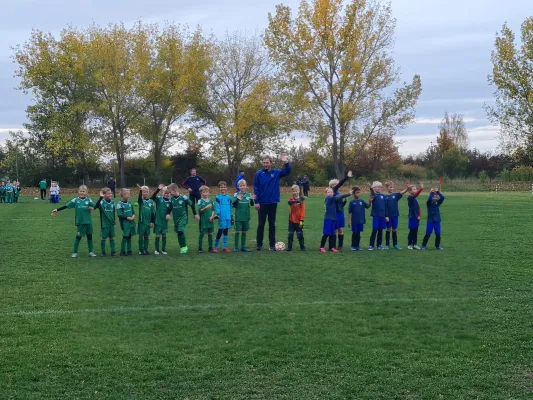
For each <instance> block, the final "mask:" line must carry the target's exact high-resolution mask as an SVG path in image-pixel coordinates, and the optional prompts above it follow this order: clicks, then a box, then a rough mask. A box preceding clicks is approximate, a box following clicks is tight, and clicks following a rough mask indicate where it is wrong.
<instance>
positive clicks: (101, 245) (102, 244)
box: [100, 239, 105, 253]
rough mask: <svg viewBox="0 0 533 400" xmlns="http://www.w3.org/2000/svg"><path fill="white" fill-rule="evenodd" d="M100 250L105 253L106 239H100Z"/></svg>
mask: <svg viewBox="0 0 533 400" xmlns="http://www.w3.org/2000/svg"><path fill="white" fill-rule="evenodd" d="M100 250H102V253H105V239H104V240H100Z"/></svg>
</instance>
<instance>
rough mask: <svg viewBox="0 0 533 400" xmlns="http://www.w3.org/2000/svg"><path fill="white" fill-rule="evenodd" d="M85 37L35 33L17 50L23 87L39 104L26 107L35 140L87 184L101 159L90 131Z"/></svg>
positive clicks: (90, 83) (70, 31)
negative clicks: (59, 158)
mask: <svg viewBox="0 0 533 400" xmlns="http://www.w3.org/2000/svg"><path fill="white" fill-rule="evenodd" d="M86 46H87V38H86V36H85V35H84V34H83V33H81V32H78V31H76V30H74V29H71V28H69V29H65V30H63V31H62V32H61V34H60V38H59V39H58V40H56V39H55V38H54V37H53V36H52V35H51V34H44V33H43V32H40V31H34V32H33V33H32V36H31V38H30V40H29V41H28V42H26V43H25V44H24V45H23V46H21V47H19V48H17V50H16V51H15V56H14V58H15V60H16V62H17V63H18V65H19V69H18V71H17V76H18V77H20V78H21V84H20V86H19V88H20V89H21V90H23V91H25V92H28V91H32V93H33V95H34V98H35V101H36V102H35V104H33V105H31V106H29V107H28V108H27V111H26V112H27V116H28V119H29V121H30V122H29V123H27V124H25V127H26V128H27V129H28V130H29V132H30V135H31V136H34V135H35V136H39V137H40V138H43V137H44V136H46V140H45V141H44V142H43V143H42V144H43V146H44V147H45V148H46V152H47V153H48V154H49V155H52V156H60V157H66V158H67V162H68V164H70V165H72V166H74V167H78V168H79V169H80V170H81V173H82V175H83V176H84V178H85V179H86V180H87V181H88V180H89V168H90V165H91V164H94V163H95V162H96V160H97V158H98V153H97V144H96V136H95V135H93V134H91V132H90V131H89V129H88V119H89V113H90V109H91V102H92V92H93V89H94V86H93V81H92V77H91V76H90V75H89V74H88V72H87V67H88V65H87V62H88V61H87V52H86Z"/></svg>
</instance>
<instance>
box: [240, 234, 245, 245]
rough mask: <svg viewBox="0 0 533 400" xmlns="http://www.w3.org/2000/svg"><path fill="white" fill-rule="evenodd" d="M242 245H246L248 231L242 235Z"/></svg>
mask: <svg viewBox="0 0 533 400" xmlns="http://www.w3.org/2000/svg"><path fill="white" fill-rule="evenodd" d="M241 247H246V232H243V233H242V236H241Z"/></svg>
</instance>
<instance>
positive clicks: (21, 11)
mask: <svg viewBox="0 0 533 400" xmlns="http://www.w3.org/2000/svg"><path fill="white" fill-rule="evenodd" d="M280 2H283V3H284V4H286V5H290V6H292V7H293V8H294V9H296V7H297V5H298V3H299V1H298V0H285V1H281V0H260V1H250V0H195V1H191V0H151V1H145V0H142V1H141V0H16V1H10V2H3V3H4V4H2V14H3V18H2V24H1V25H0V143H1V142H3V141H4V140H5V138H6V137H7V132H8V131H9V130H16V129H19V128H21V127H22V124H23V123H24V121H25V108H26V106H27V105H28V104H30V102H31V97H30V96H27V95H24V94H23V93H21V92H19V91H17V90H15V87H16V86H17V84H18V82H17V79H15V78H14V77H13V73H14V69H15V65H14V64H13V62H12V59H11V56H12V54H13V51H12V50H11V48H12V47H13V46H16V45H17V44H20V43H23V42H24V41H26V40H27V39H28V37H29V36H30V33H31V30H32V29H33V28H36V29H40V30H44V31H50V32H52V33H54V34H57V33H58V32H59V31H60V30H61V28H63V27H65V26H67V25H69V24H70V25H73V26H88V25H90V24H92V23H93V22H94V23H96V24H99V25H106V24H108V23H109V22H117V21H123V22H124V23H126V24H128V25H129V24H131V23H132V22H133V21H135V20H137V19H139V18H140V19H142V20H143V21H146V22H164V21H173V22H176V23H184V24H188V25H189V26H191V27H194V26H196V25H201V26H203V28H204V30H206V31H208V32H212V33H214V34H215V35H220V36H221V35H224V34H225V32H226V31H233V30H236V29H239V30H245V31H247V32H255V31H256V30H259V31H262V30H263V29H264V28H265V27H266V24H267V14H268V12H272V11H274V8H275V5H276V4H278V3H280ZM528 4H529V6H528ZM392 7H393V13H394V16H395V17H396V18H397V21H398V23H397V29H396V46H395V51H394V57H395V59H396V62H397V66H398V67H400V68H401V71H402V74H403V78H404V79H405V80H406V81H410V79H411V78H412V76H413V75H414V74H420V75H421V77H422V84H423V92H422V96H421V98H420V100H419V103H418V106H417V119H416V121H415V123H413V124H412V125H411V126H410V127H408V128H407V129H405V130H403V131H402V132H401V133H400V134H399V135H398V141H399V142H400V143H401V147H400V151H401V153H402V154H403V155H407V154H416V153H419V152H421V151H423V150H425V149H426V148H427V146H428V145H429V144H430V143H431V142H432V141H434V140H435V138H436V135H437V125H438V123H439V121H440V120H441V119H442V116H443V114H444V112H445V111H448V112H450V113H453V112H455V113H461V114H463V115H464V116H465V122H466V125H467V128H468V131H469V135H470V141H471V146H472V147H477V148H478V149H481V150H492V149H495V148H496V147H497V144H498V140H497V135H498V129H497V128H495V127H493V126H491V125H490V123H489V122H488V121H487V119H486V116H485V113H484V111H483V104H484V103H490V102H492V91H493V90H492V88H491V87H489V86H488V84H487V75H488V74H489V73H490V71H491V64H490V52H491V50H492V48H493V44H494V38H495V35H496V32H497V31H499V30H500V28H501V26H502V24H503V23H505V22H507V23H508V25H509V26H510V27H511V28H512V29H513V30H514V31H515V32H517V33H518V31H519V28H520V24H521V22H522V21H523V20H524V19H525V17H526V16H528V15H531V14H532V12H533V7H532V6H531V0H509V1H506V2H502V1H501V0H498V1H496V0H446V1H444V0H436V1H435V0H433V1H429V0H428V1H414V0H392ZM298 141H301V139H298Z"/></svg>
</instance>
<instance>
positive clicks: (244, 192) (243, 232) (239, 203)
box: [233, 179, 255, 253]
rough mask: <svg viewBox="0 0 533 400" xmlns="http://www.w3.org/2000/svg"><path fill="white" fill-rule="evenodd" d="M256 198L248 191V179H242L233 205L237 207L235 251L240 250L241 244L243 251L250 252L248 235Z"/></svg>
mask: <svg viewBox="0 0 533 400" xmlns="http://www.w3.org/2000/svg"><path fill="white" fill-rule="evenodd" d="M254 200H255V196H254V195H253V194H251V193H250V192H248V184H247V183H246V180H244V179H241V180H240V181H239V191H238V192H237V193H235V195H234V196H233V207H235V247H234V249H233V251H235V252H238V251H239V246H240V249H241V251H242V252H244V253H248V248H247V247H246V236H247V233H248V231H249V230H250V207H253V206H254V204H255V203H254ZM239 236H240V239H241V241H240V242H239Z"/></svg>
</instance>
